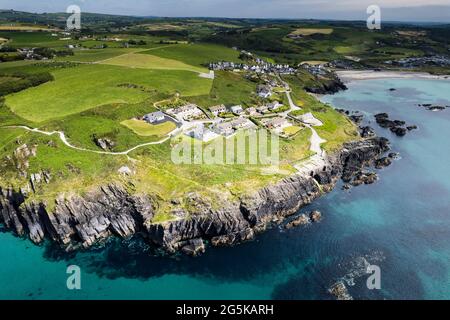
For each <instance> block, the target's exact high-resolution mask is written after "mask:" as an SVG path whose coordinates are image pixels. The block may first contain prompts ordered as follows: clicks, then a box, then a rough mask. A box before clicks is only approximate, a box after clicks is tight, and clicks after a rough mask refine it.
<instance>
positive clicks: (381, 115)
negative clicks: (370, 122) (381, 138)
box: [375, 112, 389, 119]
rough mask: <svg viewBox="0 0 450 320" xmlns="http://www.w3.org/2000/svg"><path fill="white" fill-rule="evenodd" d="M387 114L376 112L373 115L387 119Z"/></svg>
mask: <svg viewBox="0 0 450 320" xmlns="http://www.w3.org/2000/svg"><path fill="white" fill-rule="evenodd" d="M388 118H389V115H388V114H387V113H386V112H383V113H377V114H376V115H375V119H388Z"/></svg>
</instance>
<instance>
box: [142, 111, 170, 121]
mask: <svg viewBox="0 0 450 320" xmlns="http://www.w3.org/2000/svg"><path fill="white" fill-rule="evenodd" d="M164 118H165V115H164V113H162V112H161V111H156V112H152V113H149V114H146V115H145V116H144V120H145V121H147V122H148V123H155V122H160V121H163V120H164Z"/></svg>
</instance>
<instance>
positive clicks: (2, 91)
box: [0, 72, 55, 96]
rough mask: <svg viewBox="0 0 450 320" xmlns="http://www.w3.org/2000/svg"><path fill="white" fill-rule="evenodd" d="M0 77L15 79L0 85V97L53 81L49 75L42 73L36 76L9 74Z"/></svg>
mask: <svg viewBox="0 0 450 320" xmlns="http://www.w3.org/2000/svg"><path fill="white" fill-rule="evenodd" d="M0 77H10V78H16V80H12V81H6V82H3V83H0V96H6V95H8V94H10V93H15V92H19V91H22V90H25V89H28V88H31V87H36V86H38V85H40V84H43V83H46V82H49V81H53V80H55V79H54V77H53V76H52V74H51V73H49V72H42V73H36V74H24V73H11V74H0Z"/></svg>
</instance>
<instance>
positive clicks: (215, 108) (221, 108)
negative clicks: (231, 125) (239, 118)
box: [209, 104, 244, 117]
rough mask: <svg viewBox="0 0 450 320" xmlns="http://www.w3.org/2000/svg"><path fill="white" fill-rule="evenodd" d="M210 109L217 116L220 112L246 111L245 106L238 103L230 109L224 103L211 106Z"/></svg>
mask: <svg viewBox="0 0 450 320" xmlns="http://www.w3.org/2000/svg"><path fill="white" fill-rule="evenodd" d="M209 111H211V113H212V114H213V115H215V116H216V117H217V116H218V115H219V114H221V113H225V112H229V111H230V112H232V113H234V114H241V113H243V112H244V108H243V107H242V106H241V105H236V106H231V107H230V108H229V109H228V108H227V107H226V106H225V105H224V104H220V105H217V106H213V107H210V108H209Z"/></svg>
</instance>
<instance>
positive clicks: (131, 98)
mask: <svg viewBox="0 0 450 320" xmlns="http://www.w3.org/2000/svg"><path fill="white" fill-rule="evenodd" d="M53 75H54V77H55V81H52V82H48V83H45V84H43V85H40V86H38V87H35V88H30V89H27V90H25V91H22V92H19V93H16V94H11V95H9V96H7V97H6V104H7V106H8V107H9V108H10V109H11V110H12V111H13V112H14V113H16V114H17V115H19V116H21V117H23V118H25V119H27V120H30V121H33V122H42V121H47V120H50V119H54V118H62V117H64V116H67V115H71V114H75V113H79V112H81V111H84V110H88V109H90V108H94V107H96V106H99V105H106V104H111V103H137V102H140V101H143V100H145V98H146V97H148V95H149V93H148V92H145V91H143V90H140V89H134V88H127V87H119V86H118V85H119V84H124V83H132V84H134V85H138V86H143V87H145V88H146V89H148V90H157V91H159V92H162V93H172V94H173V93H175V92H179V93H180V94H181V95H182V96H197V95H203V94H208V93H209V91H210V89H211V85H212V80H209V79H204V78H200V77H198V75H197V74H194V73H192V72H188V71H179V70H164V71H161V70H146V69H131V68H124V67H119V66H109V65H81V66H79V67H76V68H68V69H60V70H56V71H54V72H53Z"/></svg>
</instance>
